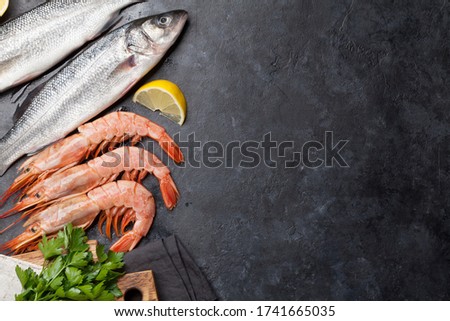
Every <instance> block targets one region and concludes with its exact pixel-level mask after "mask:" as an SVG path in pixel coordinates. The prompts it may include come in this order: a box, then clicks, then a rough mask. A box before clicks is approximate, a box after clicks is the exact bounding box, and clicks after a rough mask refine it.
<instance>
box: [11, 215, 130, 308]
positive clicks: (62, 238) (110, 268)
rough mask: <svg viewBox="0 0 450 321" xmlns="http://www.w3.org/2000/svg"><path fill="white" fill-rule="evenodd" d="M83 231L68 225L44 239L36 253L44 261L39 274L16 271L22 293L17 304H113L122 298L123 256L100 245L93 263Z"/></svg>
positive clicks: (18, 268) (29, 270)
mask: <svg viewBox="0 0 450 321" xmlns="http://www.w3.org/2000/svg"><path fill="white" fill-rule="evenodd" d="M86 242H87V237H86V234H85V232H84V231H83V229H81V228H74V227H73V226H72V225H71V224H69V225H67V226H66V227H65V228H64V230H63V231H60V232H59V233H58V235H57V237H55V238H51V239H48V238H47V237H46V236H43V238H42V241H41V243H39V249H40V250H41V252H42V254H43V255H44V258H45V260H46V261H45V264H44V267H43V269H42V271H41V273H40V274H37V273H36V272H34V271H33V270H32V269H30V268H28V269H26V270H24V269H21V268H20V267H19V266H17V267H16V274H17V276H18V277H19V280H20V283H21V284H22V287H23V292H22V293H20V294H17V295H16V301H54V300H75V301H112V300H114V299H115V298H118V297H121V296H122V292H121V291H120V290H119V288H118V287H117V280H118V279H119V277H120V276H122V275H123V273H122V272H121V269H122V267H123V266H124V263H123V255H124V254H123V253H114V252H112V251H108V252H106V251H105V248H104V246H103V245H98V246H97V249H96V254H97V258H98V260H97V261H94V259H93V255H92V253H91V252H90V251H89V245H88V244H87V243H86Z"/></svg>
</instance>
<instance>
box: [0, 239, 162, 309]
mask: <svg viewBox="0 0 450 321" xmlns="http://www.w3.org/2000/svg"><path fill="white" fill-rule="evenodd" d="M88 244H89V247H90V251H91V252H92V254H93V256H94V260H95V259H97V255H96V253H95V248H96V246H97V241H89V242H88ZM14 259H16V260H18V261H17V262H26V263H28V264H32V265H33V266H34V267H36V266H42V265H43V264H44V257H43V256H42V253H41V252H40V251H34V252H29V253H25V254H20V255H16V256H14ZM0 267H1V266H0ZM13 273H14V276H15V272H14V270H13ZM117 286H118V287H119V289H120V290H121V291H122V293H123V294H124V295H123V297H121V298H119V299H118V301H125V300H126V301H128V300H129V301H137V300H139V301H158V294H157V292H156V286H155V279H154V276H153V272H152V271H143V272H137V273H127V274H125V275H124V276H122V277H121V278H120V279H119V281H118V283H117Z"/></svg>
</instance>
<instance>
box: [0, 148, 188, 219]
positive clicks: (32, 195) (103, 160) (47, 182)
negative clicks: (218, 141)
mask: <svg viewBox="0 0 450 321" xmlns="http://www.w3.org/2000/svg"><path fill="white" fill-rule="evenodd" d="M122 172H125V174H124V176H123V177H122V179H125V180H138V181H141V180H142V179H143V178H144V177H145V175H147V173H150V174H153V175H154V176H155V177H156V178H157V179H158V180H159V185H160V189H161V194H162V197H163V200H164V203H165V205H166V207H167V208H168V209H169V210H171V209H173V208H174V207H175V206H176V203H177V201H178V197H179V192H178V189H177V187H176V185H175V182H174V181H173V179H172V176H171V175H170V170H169V168H167V167H166V166H165V165H164V164H163V163H162V162H161V161H160V160H159V159H158V158H157V157H156V156H155V155H153V154H152V153H150V152H148V151H146V150H145V149H142V148H139V147H128V146H125V147H120V148H117V149H115V150H113V151H111V152H109V153H106V154H104V155H102V156H100V157H97V158H94V159H92V160H90V161H89V162H87V163H86V164H82V165H77V166H74V167H71V168H68V169H66V170H64V171H61V172H58V173H55V174H54V175H52V176H50V177H48V178H46V179H44V180H42V181H40V182H37V184H36V185H35V186H33V187H32V188H30V189H29V190H27V192H26V194H25V195H24V196H23V198H22V200H21V201H20V202H18V203H17V204H16V206H14V207H13V208H12V209H11V210H9V211H7V212H5V213H4V214H3V215H1V216H0V218H5V217H8V216H10V215H12V214H14V213H16V212H20V211H23V210H26V209H29V208H31V207H33V206H38V207H39V206H41V205H44V204H46V203H49V202H51V201H55V200H58V199H60V198H63V197H67V196H71V195H74V194H80V193H81V194H83V193H86V192H88V191H90V190H92V189H94V188H96V187H98V186H101V185H103V184H106V183H108V182H112V181H114V180H116V179H117V178H118V176H119V175H120V174H121V173H122ZM29 214H30V212H25V213H24V214H23V215H22V218H24V217H26V216H29Z"/></svg>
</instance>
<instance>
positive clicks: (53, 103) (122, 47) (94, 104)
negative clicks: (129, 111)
mask: <svg viewBox="0 0 450 321" xmlns="http://www.w3.org/2000/svg"><path fill="white" fill-rule="evenodd" d="M187 18H188V15H187V12H186V11H182V10H177V11H171V12H168V13H164V14H161V15H157V16H152V17H148V18H144V19H140V20H136V21H134V22H131V23H129V24H127V25H125V26H123V27H121V28H119V29H117V30H115V31H112V32H111V33H109V34H108V35H106V36H104V37H103V38H101V39H99V40H97V41H96V42H94V43H93V44H92V45H91V46H90V47H88V48H87V49H86V50H85V51H83V52H82V53H81V54H79V55H78V56H76V57H75V58H74V59H73V60H72V61H71V62H69V63H68V64H67V65H66V66H65V67H64V68H63V69H61V70H60V71H59V72H58V73H57V74H56V75H55V76H53V77H52V78H50V80H49V81H48V82H46V83H45V84H44V85H43V87H42V88H41V89H39V90H38V91H37V92H36V93H35V94H32V95H31V96H30V97H29V99H27V100H26V101H25V102H24V105H23V106H21V109H23V110H25V112H24V113H23V115H22V116H21V117H20V118H19V119H18V120H17V122H16V123H15V124H14V126H13V128H12V129H11V130H10V131H9V132H8V133H7V134H6V135H5V136H4V137H3V138H2V139H1V140H0V150H1V151H2V153H1V154H0V175H3V174H4V172H5V171H6V170H7V169H8V168H9V167H10V166H11V164H13V163H14V162H15V161H16V160H17V159H19V158H20V157H22V156H23V155H26V154H31V153H34V152H36V151H38V150H39V149H41V148H43V147H45V146H47V145H49V144H51V143H53V142H55V141H57V140H59V139H61V138H63V137H65V136H66V135H67V134H69V133H70V132H72V131H73V130H75V129H76V128H77V127H78V126H80V125H81V124H83V123H85V122H87V121H89V120H90V119H92V118H93V117H95V116H96V115H98V114H99V113H101V112H102V111H104V110H105V109H106V108H108V107H110V106H111V105H113V104H114V103H115V102H116V101H117V100H119V99H120V98H121V97H123V96H124V95H125V94H126V93H127V92H128V91H129V90H130V89H131V88H132V87H133V86H134V85H135V84H136V83H137V82H138V81H139V80H140V79H141V78H142V77H144V76H145V75H146V74H147V73H148V72H149V71H150V70H151V69H152V68H153V67H155V66H156V65H157V64H158V63H159V62H160V60H161V59H162V58H163V57H164V55H165V54H166V52H167V51H168V50H169V48H170V47H171V46H172V45H173V44H174V43H175V41H176V39H177V38H178V36H179V35H180V33H181V32H182V30H183V28H184V25H185V24H186V21H187Z"/></svg>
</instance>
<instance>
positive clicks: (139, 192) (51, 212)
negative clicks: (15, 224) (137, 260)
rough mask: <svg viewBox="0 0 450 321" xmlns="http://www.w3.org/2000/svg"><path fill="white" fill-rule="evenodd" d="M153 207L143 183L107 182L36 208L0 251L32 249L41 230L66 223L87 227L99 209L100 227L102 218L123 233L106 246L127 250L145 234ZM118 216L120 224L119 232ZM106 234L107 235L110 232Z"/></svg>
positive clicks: (49, 232) (51, 230) (48, 232)
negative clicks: (129, 228) (127, 228)
mask: <svg viewBox="0 0 450 321" xmlns="http://www.w3.org/2000/svg"><path fill="white" fill-rule="evenodd" d="M155 211H156V207H155V200H154V199H153V195H152V193H150V192H149V191H148V190H147V189H146V188H145V187H144V186H142V185H140V184H139V183H136V182H131V181H117V182H111V183H108V184H106V185H103V186H100V187H97V188H95V189H93V190H91V191H90V192H88V193H87V194H82V195H77V196H72V197H70V198H66V199H63V200H60V201H58V202H55V203H53V204H51V205H50V206H48V207H46V208H41V209H39V211H38V212H37V213H36V214H35V215H33V216H32V217H30V219H28V221H26V222H25V224H24V227H26V230H25V231H24V232H23V233H22V234H20V235H19V236H17V237H16V238H14V239H13V240H11V241H9V242H6V243H5V244H3V245H2V246H0V252H4V251H7V250H9V251H11V252H13V253H16V254H17V253H23V252H26V251H29V250H32V249H34V247H35V245H36V243H37V242H38V241H39V240H40V239H41V237H42V236H43V235H44V234H46V235H48V236H52V235H55V234H56V233H57V232H58V231H60V230H62V229H63V228H64V226H65V225H67V224H69V223H72V224H73V225H74V226H76V227H80V228H83V229H87V228H88V227H89V226H90V225H91V224H92V223H93V222H94V220H95V219H96V217H97V216H98V214H99V213H102V214H101V217H100V220H99V228H100V229H101V226H102V224H103V223H104V221H105V220H106V221H107V224H106V225H107V226H106V229H107V233H109V232H110V229H111V223H112V222H113V224H114V230H115V233H116V234H117V235H123V236H122V237H121V238H120V239H119V240H118V241H117V242H116V243H114V244H113V245H112V246H111V248H110V249H111V250H112V251H115V252H128V251H131V250H133V249H134V248H135V247H136V245H137V244H138V243H139V241H140V240H141V239H142V238H143V237H144V236H146V235H147V233H148V231H149V230H150V227H151V226H152V223H153V219H154V217H155ZM120 218H122V222H121V223H122V224H121V231H120V232H119V229H118V221H119V219H120ZM131 222H134V226H133V228H132V229H131V230H129V231H127V232H125V229H126V227H127V226H128V225H129V224H130V223H131ZM108 236H109V237H110V234H109V235H108ZM110 238H111V237H110Z"/></svg>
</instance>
